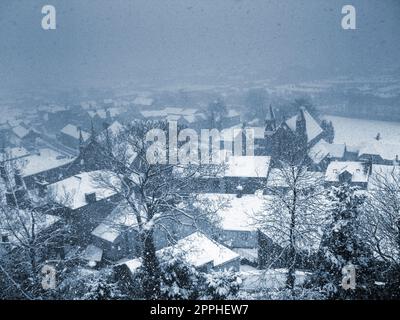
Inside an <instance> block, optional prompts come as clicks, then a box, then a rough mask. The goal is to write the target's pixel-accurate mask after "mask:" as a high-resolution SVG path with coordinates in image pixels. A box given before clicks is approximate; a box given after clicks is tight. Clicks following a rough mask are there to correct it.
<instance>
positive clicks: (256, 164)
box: [224, 156, 271, 178]
mask: <svg viewBox="0 0 400 320" xmlns="http://www.w3.org/2000/svg"><path fill="white" fill-rule="evenodd" d="M270 162H271V157H269V156H231V157H229V158H228V161H227V163H226V164H227V168H226V170H225V174H224V176H225V177H250V178H266V177H267V176H268V171H269V165H270Z"/></svg>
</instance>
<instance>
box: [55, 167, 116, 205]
mask: <svg viewBox="0 0 400 320" xmlns="http://www.w3.org/2000/svg"><path fill="white" fill-rule="evenodd" d="M100 175H101V176H102V177H107V178H108V179H110V182H111V183H113V184H115V185H116V186H117V184H118V183H119V180H118V179H117V178H116V177H115V175H114V174H113V173H111V172H109V171H91V172H84V173H80V174H77V175H74V176H72V177H69V178H67V179H64V180H61V181H58V182H56V183H53V184H51V185H49V186H48V190H49V193H50V195H51V196H52V197H54V200H55V201H56V202H57V203H60V204H62V205H64V206H66V207H68V208H70V209H73V210H75V209H78V208H81V207H83V206H86V205H87V204H88V202H87V200H86V195H87V194H91V193H95V194H96V201H99V200H102V199H106V198H109V197H111V196H113V195H115V194H116V191H115V190H112V189H111V188H105V187H102V186H99V183H97V182H96V177H97V176H100ZM113 180H114V181H113Z"/></svg>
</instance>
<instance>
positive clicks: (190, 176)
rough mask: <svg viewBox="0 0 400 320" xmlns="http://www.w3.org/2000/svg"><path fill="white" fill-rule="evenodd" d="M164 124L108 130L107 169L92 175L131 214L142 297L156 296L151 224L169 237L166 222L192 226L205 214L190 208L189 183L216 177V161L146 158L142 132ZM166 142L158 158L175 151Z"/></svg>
mask: <svg viewBox="0 0 400 320" xmlns="http://www.w3.org/2000/svg"><path fill="white" fill-rule="evenodd" d="M167 126H168V124H167V123H166V122H153V121H136V122H133V123H131V124H129V125H127V126H126V127H125V128H124V129H123V130H121V131H120V132H119V133H118V134H117V135H114V136H113V135H108V139H106V141H108V143H106V144H102V145H103V152H104V157H105V159H107V161H108V162H109V165H108V167H109V168H111V171H112V173H110V172H101V173H97V174H96V175H95V176H93V179H94V181H96V184H97V185H98V186H99V187H101V188H107V189H110V190H113V191H115V192H117V193H118V194H120V195H121V196H122V198H123V199H124V201H125V202H126V203H127V204H128V206H129V208H130V211H131V212H132V214H133V215H134V217H135V219H136V222H137V223H136V225H135V228H137V230H138V233H139V241H140V244H139V245H140V251H141V258H142V261H143V268H144V270H146V272H147V276H146V278H145V279H144V283H142V286H143V290H144V294H145V296H146V298H148V299H154V298H157V297H159V295H160V268H159V263H158V260H157V257H156V246H155V230H156V228H158V229H160V230H162V231H164V232H165V233H166V234H169V235H170V237H171V238H173V235H172V234H170V231H171V224H175V225H176V224H180V225H182V226H192V227H195V226H196V224H197V223H198V222H199V221H201V220H203V219H206V217H207V213H204V214H201V213H200V214H199V213H198V212H196V213H195V211H194V210H193V206H192V204H193V203H195V202H197V201H196V200H195V199H194V197H196V196H195V195H194V194H193V192H192V191H193V184H194V183H195V179H197V178H199V177H201V176H204V175H213V176H216V173H217V171H218V166H210V165H207V166H202V165H200V164H199V163H194V164H185V165H180V164H174V163H172V164H170V163H166V162H165V161H160V162H159V163H153V162H152V161H149V157H148V153H147V152H148V149H149V147H150V146H151V145H152V144H153V143H154V141H153V142H149V141H146V136H147V133H148V132H149V131H150V130H152V129H160V130H162V131H163V132H165V133H167V129H168V127H167ZM167 136H168V134H167ZM153 147H154V145H153ZM166 147H167V149H165V150H164V149H163V148H160V149H159V150H158V151H156V153H157V152H159V155H160V159H161V158H162V156H163V155H164V156H165V155H168V153H169V152H176V150H175V149H174V150H172V149H171V147H168V146H166Z"/></svg>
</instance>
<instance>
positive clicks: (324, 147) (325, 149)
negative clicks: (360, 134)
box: [308, 139, 346, 171]
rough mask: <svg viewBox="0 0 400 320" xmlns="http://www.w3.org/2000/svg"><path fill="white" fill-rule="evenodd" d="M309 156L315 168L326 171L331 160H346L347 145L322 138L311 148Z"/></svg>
mask: <svg viewBox="0 0 400 320" xmlns="http://www.w3.org/2000/svg"><path fill="white" fill-rule="evenodd" d="M308 156H309V158H310V160H311V162H312V164H311V167H312V168H313V169H314V170H318V171H325V170H326V168H327V166H328V164H329V162H331V161H342V160H345V156H346V145H345V144H335V143H328V142H326V141H325V140H323V139H321V140H320V141H319V142H318V143H317V144H315V145H314V146H313V147H312V148H311V149H310V151H309V152H308Z"/></svg>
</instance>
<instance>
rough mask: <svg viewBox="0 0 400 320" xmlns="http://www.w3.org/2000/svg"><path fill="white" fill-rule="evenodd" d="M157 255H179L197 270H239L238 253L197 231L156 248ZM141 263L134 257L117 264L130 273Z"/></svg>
mask: <svg viewBox="0 0 400 320" xmlns="http://www.w3.org/2000/svg"><path fill="white" fill-rule="evenodd" d="M156 254H157V256H160V257H161V256H181V257H182V259H184V260H185V261H186V262H187V263H188V264H190V265H192V266H193V267H195V268H196V269H198V270H199V271H203V272H209V271H211V270H215V271H222V270H229V269H233V270H235V271H239V267H240V257H239V255H238V254H237V253H236V252H234V251H232V250H230V249H229V248H227V247H225V246H224V245H222V244H220V243H218V242H216V241H214V240H211V239H210V238H208V237H207V236H206V235H205V234H203V233H201V232H199V231H197V232H194V233H192V234H191V235H189V236H187V237H185V238H183V239H181V240H179V241H177V243H176V244H174V245H172V246H169V247H166V248H163V249H161V250H158V251H157V252H156ZM141 265H142V262H141V259H140V258H136V259H132V260H128V261H124V262H122V263H120V264H117V265H116V267H117V268H118V267H119V266H123V267H125V268H127V269H128V270H129V271H130V273H131V274H134V273H135V272H136V270H137V269H138V268H139V267H140V266H141Z"/></svg>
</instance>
